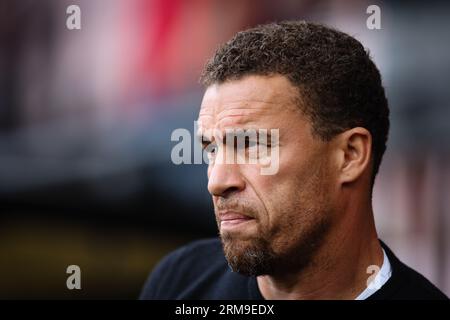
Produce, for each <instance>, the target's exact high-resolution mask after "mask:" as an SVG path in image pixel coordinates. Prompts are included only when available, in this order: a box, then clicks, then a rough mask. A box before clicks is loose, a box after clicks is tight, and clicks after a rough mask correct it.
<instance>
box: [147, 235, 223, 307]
mask: <svg viewBox="0 0 450 320" xmlns="http://www.w3.org/2000/svg"><path fill="white" fill-rule="evenodd" d="M226 271H227V263H226V260H225V257H224V255H223V251H222V245H221V243H220V240H219V239H218V238H214V239H204V240H197V241H194V242H192V243H190V244H188V245H185V246H183V247H181V248H179V249H177V250H175V251H173V252H171V253H170V254H168V255H167V256H165V257H164V258H163V259H162V260H161V262H159V263H158V265H157V266H156V267H155V268H154V270H153V271H152V273H151V274H150V276H149V278H148V280H147V282H146V284H145V286H144V288H143V290H142V293H141V296H140V298H141V299H177V298H178V297H180V294H182V293H183V292H186V291H189V290H192V288H194V287H195V288H197V287H199V286H201V285H202V283H208V282H210V281H211V279H212V278H214V277H217V276H218V275H220V274H221V273H224V272H226Z"/></svg>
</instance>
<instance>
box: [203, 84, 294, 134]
mask: <svg viewBox="0 0 450 320" xmlns="http://www.w3.org/2000/svg"><path fill="white" fill-rule="evenodd" d="M297 97H298V91H297V90H296V88H295V87H294V86H293V85H292V84H291V83H290V82H289V80H288V79H287V78H285V77H284V76H280V75H276V76H270V77H269V76H256V75H252V76H247V77H244V78H242V79H239V80H232V81H227V82H224V83H221V84H213V85H211V86H209V87H208V88H207V90H206V92H205V95H204V97H203V101H202V105H201V108H200V112H199V118H198V121H199V127H201V128H211V127H218V128H225V127H229V126H241V125H249V126H250V127H251V126H254V125H259V126H264V125H266V126H273V125H276V122H279V121H280V119H281V118H283V116H285V115H286V114H288V113H289V112H292V111H293V110H294V109H295V110H298V106H297V103H296V98H297ZM277 120H278V121H277Z"/></svg>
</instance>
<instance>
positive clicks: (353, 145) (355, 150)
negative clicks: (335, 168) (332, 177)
mask: <svg viewBox="0 0 450 320" xmlns="http://www.w3.org/2000/svg"><path fill="white" fill-rule="evenodd" d="M339 148H340V150H339V151H340V152H339V154H340V157H341V159H340V167H339V169H340V176H341V179H340V180H341V183H350V182H353V181H355V180H357V179H359V178H360V177H361V176H362V175H363V174H364V172H366V171H368V170H370V162H371V161H370V159H371V154H372V151H371V149H372V136H371V134H370V132H369V131H368V130H367V129H365V128H361V127H356V128H352V129H350V130H347V131H345V132H343V133H342V134H340V135H339Z"/></svg>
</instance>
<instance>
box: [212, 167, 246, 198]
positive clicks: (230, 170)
mask: <svg viewBox="0 0 450 320" xmlns="http://www.w3.org/2000/svg"><path fill="white" fill-rule="evenodd" d="M208 178H209V180H208V191H209V193H210V194H211V195H213V196H217V197H226V196H227V194H229V193H232V192H236V191H242V190H244V188H245V181H244V179H243V177H242V175H241V172H240V165H239V164H227V163H224V164H219V163H215V164H211V165H210V167H209V168H208Z"/></svg>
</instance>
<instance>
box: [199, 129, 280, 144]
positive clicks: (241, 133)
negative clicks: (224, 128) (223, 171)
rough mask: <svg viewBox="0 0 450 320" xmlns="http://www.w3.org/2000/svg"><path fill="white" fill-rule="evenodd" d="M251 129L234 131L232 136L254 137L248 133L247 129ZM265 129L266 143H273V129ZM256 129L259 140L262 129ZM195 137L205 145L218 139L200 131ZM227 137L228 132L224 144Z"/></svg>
mask: <svg viewBox="0 0 450 320" xmlns="http://www.w3.org/2000/svg"><path fill="white" fill-rule="evenodd" d="M249 129H251V128H248V129H239V132H233V133H232V137H233V138H239V137H245V138H249V137H251V138H252V137H253V135H249V134H248V133H246V130H249ZM265 130H266V134H267V135H266V136H267V139H266V143H267V144H271V142H272V134H271V130H270V129H265ZM255 131H256V140H257V141H258V142H259V140H260V129H255ZM195 137H196V139H197V140H198V141H199V142H200V143H201V144H202V145H203V146H206V145H209V144H210V143H213V142H214V141H215V140H216V139H215V137H214V136H212V137H211V139H210V138H208V137H206V136H205V135H203V134H202V133H198V132H197V133H196V134H195ZM226 137H227V135H226V134H224V135H222V144H226ZM233 140H234V139H233Z"/></svg>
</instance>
